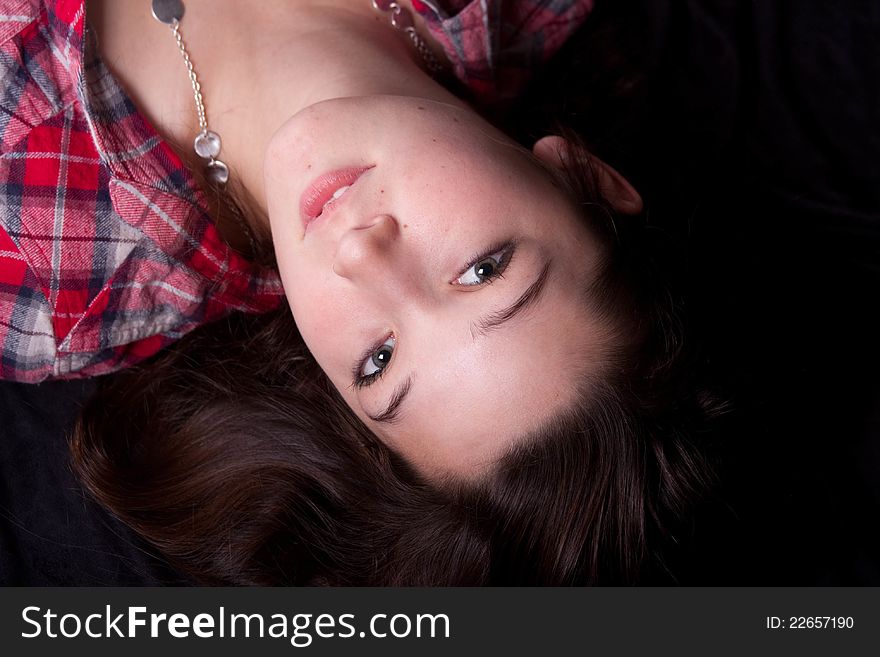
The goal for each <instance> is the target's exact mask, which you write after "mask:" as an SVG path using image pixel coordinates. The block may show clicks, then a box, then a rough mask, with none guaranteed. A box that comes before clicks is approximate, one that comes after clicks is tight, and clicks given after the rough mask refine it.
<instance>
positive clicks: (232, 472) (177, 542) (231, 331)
mask: <svg viewBox="0 0 880 657" xmlns="http://www.w3.org/2000/svg"><path fill="white" fill-rule="evenodd" d="M578 152H579V151H578ZM575 155H576V153H575ZM560 184H563V185H564V186H566V187H568V188H569V190H570V191H571V192H572V194H574V196H575V198H577V199H579V200H580V202H581V203H582V204H583V205H584V216H585V219H586V220H587V221H589V222H590V224H591V226H592V228H593V230H594V231H595V232H596V234H597V235H598V236H599V238H600V239H601V240H602V241H603V242H604V243H605V244H606V247H607V248H606V258H605V265H604V270H603V272H602V275H601V276H600V280H599V283H598V284H596V285H593V286H591V288H590V290H589V291H586V292H585V298H587V299H588V300H587V303H589V304H592V306H593V309H594V310H595V311H597V312H601V313H603V314H605V315H606V316H607V317H608V318H609V319H610V320H611V324H612V325H613V327H614V329H613V343H614V345H615V348H614V350H613V354H612V357H611V363H610V367H609V368H608V370H607V372H608V373H607V374H606V375H605V376H603V377H602V379H601V381H599V382H596V381H593V380H591V381H589V382H585V385H584V386H583V390H582V391H581V392H582V394H581V395H580V396H579V401H578V402H577V403H576V404H574V405H573V406H572V407H571V408H570V409H569V410H568V411H567V412H566V413H565V414H563V415H562V416H561V417H557V418H555V419H554V420H553V421H551V422H550V423H549V424H548V425H547V426H546V427H544V428H542V429H541V430H540V431H538V432H535V434H534V435H532V436H528V437H526V438H525V439H524V440H520V441H515V442H517V444H518V445H519V446H518V447H516V448H515V449H514V450H513V451H512V452H511V453H510V454H508V455H507V456H506V457H504V458H503V459H501V460H500V461H499V462H498V464H497V466H496V467H495V468H494V469H493V471H492V472H491V473H490V474H489V475H488V476H486V477H484V478H483V479H482V480H481V481H478V482H459V483H457V484H450V485H448V486H446V487H444V488H443V489H439V488H436V487H433V486H431V485H428V484H427V483H425V482H424V481H422V480H421V479H420V478H419V477H418V475H417V474H416V473H415V472H413V471H412V470H411V469H410V468H409V467H408V466H407V465H406V464H405V463H404V462H403V461H401V460H400V459H399V458H397V457H396V456H395V455H394V454H393V453H392V452H391V451H390V450H388V449H387V448H385V447H384V446H383V445H382V444H381V443H380V442H378V441H377V440H376V439H375V438H374V437H373V436H372V435H371V434H370V432H369V431H368V430H367V429H366V428H365V427H364V426H363V425H362V424H361V423H360V422H359V421H358V420H357V419H356V418H355V417H354V415H353V413H352V412H351V411H350V409H348V408H347V407H346V405H345V404H344V402H342V400H341V399H340V397H339V395H338V394H337V393H336V392H335V390H334V389H333V388H332V386H331V385H330V384H329V382H328V381H327V379H326V377H324V375H323V374H322V373H321V371H320V369H318V367H317V365H316V364H315V363H314V361H313V360H312V358H311V357H310V356H309V355H308V352H307V351H306V350H305V348H304V347H303V345H302V343H301V341H300V339H299V338H298V335H297V333H296V328H295V325H294V323H293V320H292V318H291V317H290V313H289V310H287V309H282V310H281V311H279V312H278V313H276V314H273V315H271V316H266V317H244V316H236V317H232V318H230V319H228V320H226V321H224V322H220V323H218V324H215V325H212V326H208V327H204V328H203V329H202V330H200V331H198V332H196V333H195V334H193V335H191V336H188V337H187V338H185V339H184V340H182V341H181V342H180V343H178V344H177V345H176V346H175V347H173V348H172V349H171V350H170V351H168V352H166V353H164V354H162V355H161V356H159V357H158V358H157V359H155V360H154V361H152V362H151V363H149V364H146V365H144V366H141V367H138V368H134V369H132V370H129V371H126V372H123V373H120V374H118V375H116V376H115V377H113V378H112V379H110V380H108V382H107V383H106V385H104V386H102V387H101V389H100V391H99V392H98V394H97V395H96V396H95V397H94V398H93V399H92V400H91V402H90V403H89V404H88V405H87V407H86V408H85V409H84V410H83V412H82V415H81V417H80V420H79V423H78V425H77V428H76V432H75V434H74V436H73V440H72V443H71V444H72V454H73V462H74V466H75V468H76V470H77V472H78V473H79V475H80V477H81V478H82V480H83V481H84V483H85V485H86V486H87V487H88V489H89V490H90V491H91V492H92V493H93V494H94V496H95V497H96V498H97V499H98V500H99V501H100V502H102V503H103V504H104V505H105V506H107V507H108V508H109V509H110V510H111V511H113V512H114V513H115V514H116V515H117V516H118V517H120V518H121V519H122V520H123V521H124V522H126V523H128V524H129V525H130V526H132V527H133V528H134V529H135V530H136V531H138V532H139V533H140V534H142V535H143V536H145V537H146V538H147V539H148V540H149V541H150V542H151V543H152V544H153V545H155V546H156V547H157V548H158V549H159V551H160V552H162V553H163V554H164V555H166V556H167V557H168V558H169V560H171V562H172V563H173V564H175V565H177V566H178V567H179V568H181V569H182V570H183V571H184V572H186V573H188V574H190V575H191V576H192V577H194V578H195V579H196V580H197V581H200V582H206V583H213V584H348V585H350V584H373V585H379V584H408V585H452V584H513V583H516V584H544V585H555V584H578V583H606V582H614V583H623V582H627V583H628V582H635V581H639V578H640V577H641V576H642V575H643V573H644V572H646V569H647V570H650V569H651V568H652V567H654V566H657V565H658V564H662V559H663V550H664V546H665V545H667V544H669V543H670V542H672V541H674V539H675V537H676V532H677V531H679V529H680V527H681V526H682V523H683V522H686V520H687V517H688V513H689V511H690V510H691V508H692V506H693V505H694V504H695V503H697V502H698V501H699V499H700V497H701V496H702V495H703V494H704V493H705V491H706V490H707V489H708V487H709V486H710V484H711V479H712V475H711V468H710V467H709V464H708V461H707V459H706V458H705V456H704V454H703V452H702V450H701V447H700V445H699V444H698V437H699V435H700V433H701V432H702V431H703V429H704V427H705V426H706V424H707V421H709V420H711V418H712V417H714V416H716V415H717V414H718V412H719V411H720V410H723V405H722V404H719V403H717V402H716V401H715V400H714V397H712V396H711V395H710V394H708V393H707V392H706V391H705V389H704V387H703V386H702V385H701V383H700V381H699V379H698V378H696V373H697V372H698V369H699V368H696V367H695V366H694V363H695V360H694V358H693V356H692V352H691V351H690V350H688V349H687V348H686V347H687V344H688V339H687V336H686V335H685V326H686V323H685V322H684V321H683V319H682V317H683V315H682V308H681V302H680V298H679V297H678V296H676V295H675V294H673V293H672V292H671V291H670V290H671V289H672V288H671V287H670V286H669V285H668V283H667V280H668V279H667V278H666V277H665V276H663V275H661V273H662V272H663V270H664V269H667V268H668V267H667V265H668V264H669V262H671V260H670V259H669V258H666V259H664V258H663V257H661V256H662V254H663V253H668V252H669V251H670V248H669V245H661V246H659V247H658V246H657V245H656V244H654V242H656V241H657V240H658V239H660V240H662V235H657V234H655V233H653V232H652V231H651V230H650V229H648V227H646V226H645V225H644V223H643V222H639V221H638V220H635V219H630V218H627V219H625V220H619V219H618V218H617V217H615V215H614V213H613V211H612V208H611V207H610V206H609V205H608V204H607V203H605V202H604V201H603V199H602V198H601V195H600V194H599V193H598V190H597V189H596V186H595V180H594V178H593V176H592V171H591V166H590V161H589V158H588V157H577V156H575V157H572V158H571V171H569V172H568V175H566V176H565V179H564V180H563V181H562V182H561V183H560ZM587 383H589V385H587Z"/></svg>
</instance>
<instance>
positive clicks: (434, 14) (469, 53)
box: [412, 0, 594, 105]
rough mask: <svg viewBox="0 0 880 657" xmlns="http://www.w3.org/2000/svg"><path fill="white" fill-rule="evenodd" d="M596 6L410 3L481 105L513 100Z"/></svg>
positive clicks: (545, 0)
mask: <svg viewBox="0 0 880 657" xmlns="http://www.w3.org/2000/svg"><path fill="white" fill-rule="evenodd" d="M593 4H594V0H412V5H413V9H415V10H416V11H417V12H419V14H421V15H422V16H423V17H424V19H425V22H426V25H427V27H428V30H430V32H431V36H433V37H434V39H435V40H436V41H437V42H438V43H439V44H440V45H441V46H442V47H443V50H444V51H445V53H446V56H447V57H448V58H449V61H450V62H451V63H452V67H453V71H454V72H455V76H456V77H457V78H458V79H459V80H461V81H462V82H463V83H464V84H465V85H466V86H467V87H469V88H470V90H471V92H472V93H473V94H474V97H475V100H476V101H477V102H479V103H481V104H484V105H492V104H499V103H500V104H503V103H504V101H509V100H511V99H512V98H514V97H515V96H516V95H517V94H518V93H519V92H520V91H522V88H523V86H524V85H525V84H526V82H528V80H529V77H530V76H531V75H533V74H534V72H535V71H536V70H537V69H538V68H539V67H540V66H541V65H542V64H544V63H545V62H546V61H547V60H548V59H549V58H550V57H551V56H552V55H553V54H554V53H555V52H556V51H557V50H559V48H560V47H562V45H563V44H564V43H565V41H566V40H567V39H568V37H569V36H571V35H572V34H573V33H574V32H575V31H576V30H577V29H578V28H579V27H580V26H581V24H582V23H583V22H584V21H585V20H586V19H587V16H589V15H590V12H591V11H592V9H593Z"/></svg>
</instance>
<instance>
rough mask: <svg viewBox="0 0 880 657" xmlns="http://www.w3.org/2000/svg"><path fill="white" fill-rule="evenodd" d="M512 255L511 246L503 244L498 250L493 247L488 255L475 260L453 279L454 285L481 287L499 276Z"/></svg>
mask: <svg viewBox="0 0 880 657" xmlns="http://www.w3.org/2000/svg"><path fill="white" fill-rule="evenodd" d="M512 255H513V245H512V244H505V245H504V246H503V247H501V248H500V249H499V248H498V247H494V248H493V249H492V251H490V252H489V253H486V254H483V255H481V256H478V257H477V258H475V259H474V260H473V261H472V262H471V264H469V265H468V267H467V269H466V270H465V271H464V272H463V273H462V274H461V276H459V277H458V278H456V279H455V282H454V284H456V285H464V286H466V287H467V286H472V285H482V284H483V283H486V282H488V281H491V280H493V279H495V278H498V277H500V276H501V274H502V273H503V272H504V270H505V269H506V268H507V265H508V263H509V262H510V258H511V256H512Z"/></svg>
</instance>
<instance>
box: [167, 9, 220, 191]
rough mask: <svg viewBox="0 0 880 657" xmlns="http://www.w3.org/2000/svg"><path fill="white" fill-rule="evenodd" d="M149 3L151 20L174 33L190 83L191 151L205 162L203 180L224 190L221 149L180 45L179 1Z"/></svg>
mask: <svg viewBox="0 0 880 657" xmlns="http://www.w3.org/2000/svg"><path fill="white" fill-rule="evenodd" d="M152 1H153V17H154V18H155V19H156V20H157V21H160V22H162V23H165V24H166V25H170V26H171V32H172V33H173V34H174V40H175V41H177V47H178V49H180V54H181V55H183V62H184V64H186V72H187V73H188V74H189V81H190V83H191V84H192V88H193V96H194V97H195V100H196V113H197V114H198V116H199V134H197V135H196V138H195V140H194V141H193V149H194V150H195V152H196V155H198V156H199V157H200V158H202V159H203V160H207V163H206V164H205V177H206V178H207V179H208V180H209V181H210V182H212V183H214V184H215V185H218V186H219V187H224V186H225V185H226V183H227V182H229V167H227V166H226V164H225V163H224V162H223V161H222V160H219V159H217V158H218V156H219V155H220V148H221V146H222V142H221V140H220V135H218V134H217V133H216V132H214V131H213V130H211V129H209V128H208V118H207V115H206V114H205V101H204V100H203V98H202V86H201V84H199V77H198V75H196V71H195V68H193V63H192V60H191V59H190V58H189V52H187V50H186V45H185V44H184V43H183V37H182V36H181V35H180V20H181V19H182V18H183V2H182V1H181V0H152Z"/></svg>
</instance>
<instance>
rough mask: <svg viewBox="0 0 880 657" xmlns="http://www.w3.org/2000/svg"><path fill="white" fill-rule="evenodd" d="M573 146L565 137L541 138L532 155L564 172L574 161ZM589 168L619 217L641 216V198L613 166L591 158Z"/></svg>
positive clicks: (551, 136)
mask: <svg viewBox="0 0 880 657" xmlns="http://www.w3.org/2000/svg"><path fill="white" fill-rule="evenodd" d="M572 148H573V147H572V145H571V142H569V141H568V140H567V139H565V138H564V137H560V136H559V135H548V136H547V137H541V139H539V140H538V141H536V142H535V145H534V146H533V147H532V153H534V154H535V157H537V158H538V159H539V160H541V161H542V162H544V163H545V164H548V165H550V166H551V167H553V168H555V169H560V170H561V169H564V168H565V167H566V166H567V165H568V163H569V161H570V160H571V157H572V155H571V153H572ZM589 158H590V164H591V165H592V167H593V170H594V171H595V173H596V177H597V179H598V182H599V191H600V192H602V196H604V197H605V198H606V199H607V200H608V202H609V203H611V205H612V206H613V207H614V209H615V210H616V211H617V212H619V213H620V214H639V213H640V212H641V211H642V207H643V204H642V197H641V196H640V195H639V193H638V192H637V191H636V190H635V188H634V187H633V186H632V185H630V184H629V181H628V180H627V179H626V178H624V177H623V176H622V175H620V173H618V171H617V170H616V169H615V168H614V167H612V166H611V165H610V164H606V163H605V162H603V161H602V160H600V159H599V158H598V157H596V156H595V155H592V154H590V155H589Z"/></svg>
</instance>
